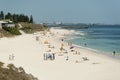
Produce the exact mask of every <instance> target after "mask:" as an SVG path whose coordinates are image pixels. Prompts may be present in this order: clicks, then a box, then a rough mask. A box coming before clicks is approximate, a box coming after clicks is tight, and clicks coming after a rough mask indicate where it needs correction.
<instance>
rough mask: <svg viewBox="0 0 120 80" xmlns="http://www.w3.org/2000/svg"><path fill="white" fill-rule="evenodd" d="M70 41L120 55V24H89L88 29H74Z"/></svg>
mask: <svg viewBox="0 0 120 80" xmlns="http://www.w3.org/2000/svg"><path fill="white" fill-rule="evenodd" d="M74 30H75V34H74V35H72V36H71V37H72V39H70V40H69V41H71V42H72V43H74V44H76V45H79V46H84V47H89V48H93V49H96V50H99V51H104V52H107V53H110V54H111V53H112V52H113V51H115V52H116V54H117V55H120V26H115V25H110V26H90V27H89V28H88V29H74Z"/></svg>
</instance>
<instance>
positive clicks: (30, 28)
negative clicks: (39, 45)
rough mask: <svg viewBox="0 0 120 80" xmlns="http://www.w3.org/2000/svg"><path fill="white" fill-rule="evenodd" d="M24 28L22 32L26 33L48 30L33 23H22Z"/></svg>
mask: <svg viewBox="0 0 120 80" xmlns="http://www.w3.org/2000/svg"><path fill="white" fill-rule="evenodd" d="M20 24H21V25H22V26H23V27H22V28H21V30H23V31H24V32H25V33H34V32H37V31H43V30H45V29H47V27H46V26H44V25H40V24H31V23H20Z"/></svg>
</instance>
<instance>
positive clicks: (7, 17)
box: [5, 12, 13, 20]
mask: <svg viewBox="0 0 120 80" xmlns="http://www.w3.org/2000/svg"><path fill="white" fill-rule="evenodd" d="M5 19H10V20H13V16H12V14H11V13H9V12H8V14H7V15H5Z"/></svg>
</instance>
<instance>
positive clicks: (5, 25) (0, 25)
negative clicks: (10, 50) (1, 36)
mask: <svg viewBox="0 0 120 80" xmlns="http://www.w3.org/2000/svg"><path fill="white" fill-rule="evenodd" d="M2 27H15V24H14V23H12V22H11V21H10V22H7V21H0V29H2Z"/></svg>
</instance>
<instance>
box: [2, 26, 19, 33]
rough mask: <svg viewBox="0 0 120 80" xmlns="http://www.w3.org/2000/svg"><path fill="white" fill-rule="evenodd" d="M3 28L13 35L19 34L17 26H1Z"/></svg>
mask: <svg viewBox="0 0 120 80" xmlns="http://www.w3.org/2000/svg"><path fill="white" fill-rule="evenodd" d="M3 29H4V30H6V31H8V32H10V33H11V34H14V35H21V33H20V32H19V30H18V28H17V27H3Z"/></svg>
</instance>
